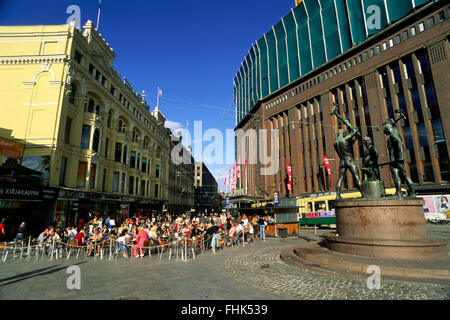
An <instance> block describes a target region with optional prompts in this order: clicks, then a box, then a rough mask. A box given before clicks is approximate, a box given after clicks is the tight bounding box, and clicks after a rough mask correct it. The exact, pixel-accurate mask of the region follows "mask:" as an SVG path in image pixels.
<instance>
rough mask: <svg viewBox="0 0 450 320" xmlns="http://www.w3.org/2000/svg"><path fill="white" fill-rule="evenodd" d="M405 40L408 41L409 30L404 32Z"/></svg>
mask: <svg viewBox="0 0 450 320" xmlns="http://www.w3.org/2000/svg"><path fill="white" fill-rule="evenodd" d="M403 40H408V30H405V31H403Z"/></svg>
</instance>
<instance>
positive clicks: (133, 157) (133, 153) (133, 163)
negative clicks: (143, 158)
mask: <svg viewBox="0 0 450 320" xmlns="http://www.w3.org/2000/svg"><path fill="white" fill-rule="evenodd" d="M135 166H136V151H131V152H130V168H134V167H135Z"/></svg>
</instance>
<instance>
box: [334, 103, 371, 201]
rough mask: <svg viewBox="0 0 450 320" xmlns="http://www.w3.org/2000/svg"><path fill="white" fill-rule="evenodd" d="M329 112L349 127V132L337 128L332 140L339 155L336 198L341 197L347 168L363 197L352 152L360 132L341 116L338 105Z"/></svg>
mask: <svg viewBox="0 0 450 320" xmlns="http://www.w3.org/2000/svg"><path fill="white" fill-rule="evenodd" d="M330 114H331V115H335V116H336V117H338V119H341V121H342V122H343V123H344V124H345V125H346V126H347V127H349V128H350V132H346V131H345V130H344V129H339V130H338V132H337V138H336V140H335V142H334V149H335V150H336V152H337V154H338V155H339V180H338V182H337V185H336V199H342V197H341V186H342V182H343V181H344V178H345V173H346V172H347V169H348V170H350V173H351V174H352V175H353V178H354V180H355V183H356V186H357V188H358V190H359V191H360V192H361V194H362V195H363V197H366V196H365V193H364V190H363V188H362V184H361V179H360V178H359V172H358V168H357V167H356V163H355V159H354V158H353V153H352V148H353V144H354V143H355V142H356V139H357V138H358V137H360V136H361V134H360V133H359V130H358V129H357V128H355V127H354V126H352V125H351V124H350V122H349V121H348V120H347V119H345V118H343V117H342V116H341V115H340V114H339V108H338V106H335V107H333V109H332V110H331V112H330Z"/></svg>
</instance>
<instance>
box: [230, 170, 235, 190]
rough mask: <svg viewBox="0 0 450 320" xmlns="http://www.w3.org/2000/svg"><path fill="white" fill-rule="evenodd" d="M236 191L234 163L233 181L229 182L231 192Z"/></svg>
mask: <svg viewBox="0 0 450 320" xmlns="http://www.w3.org/2000/svg"><path fill="white" fill-rule="evenodd" d="M234 190H236V163H235V164H234V167H233V181H232V182H231V191H234Z"/></svg>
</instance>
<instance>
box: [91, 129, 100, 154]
mask: <svg viewBox="0 0 450 320" xmlns="http://www.w3.org/2000/svg"><path fill="white" fill-rule="evenodd" d="M99 145H100V130H98V129H95V130H94V138H93V140H92V150H94V151H95V152H98V147H99Z"/></svg>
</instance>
